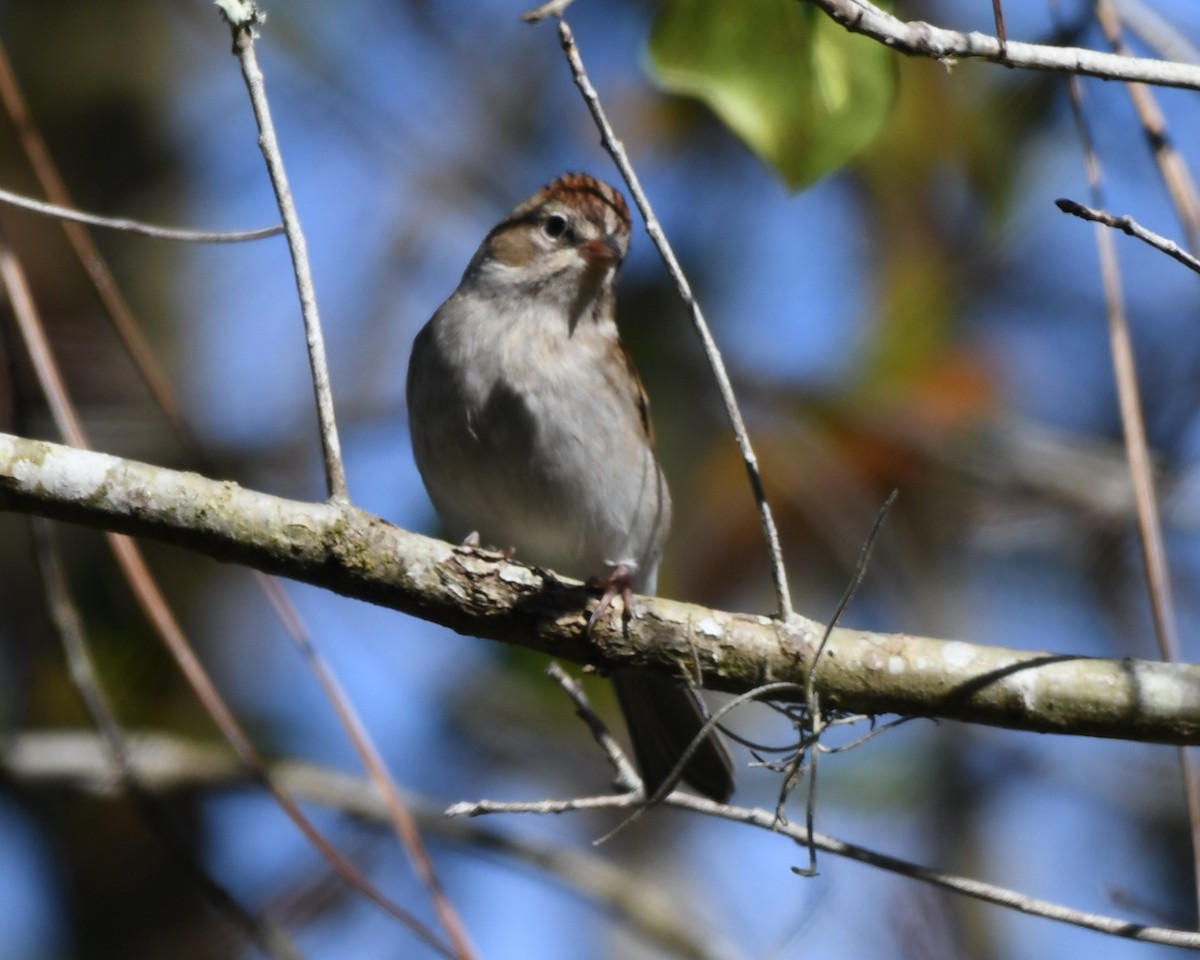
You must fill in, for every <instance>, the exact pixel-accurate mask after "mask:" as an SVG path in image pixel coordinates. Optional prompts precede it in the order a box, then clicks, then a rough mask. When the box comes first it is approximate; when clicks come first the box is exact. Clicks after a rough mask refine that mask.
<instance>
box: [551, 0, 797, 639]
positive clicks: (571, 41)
mask: <svg viewBox="0 0 1200 960" xmlns="http://www.w3.org/2000/svg"><path fill="white" fill-rule="evenodd" d="M554 12H555V13H556V15H558V16H559V21H558V37H559V40H560V42H561V43H562V48H563V53H565V54H566V57H567V64H568V65H569V66H570V68H571V77H572V79H573V80H574V81H575V86H576V87H578V88H579V92H580V93H581V94H582V95H583V100H584V102H585V103H586V104H587V108H588V110H589V112H590V113H591V115H592V119H593V120H594V121H595V123H596V127H597V129H598V130H599V131H600V142H601V144H602V145H603V146H604V149H605V150H607V151H608V153H609V154H610V155H611V156H612V158H613V162H614V163H616V165H617V169H618V170H620V171H621V176H622V177H623V178H624V180H625V183H626V185H627V186H628V187H629V192H630V193H631V194H633V202H634V203H635V204H636V205H637V208H638V210H639V211H640V212H641V214H642V219H643V221H645V224H646V233H648V234H649V235H650V239H651V240H652V241H653V242H654V246H655V247H656V248H657V249H658V252H659V255H660V256H661V257H662V259H663V263H665V264H666V267H667V272H668V273H669V274H670V275H671V279H672V280H673V281H674V282H675V286H676V289H677V290H678V291H679V296H680V298H681V299H682V300H683V303H684V306H686V307H687V309H688V312H689V313H690V315H691V318H692V325H693V326H694V327H695V330H696V333H697V335H698V336H699V337H700V343H701V345H702V346H703V347H704V354H705V356H706V357H707V358H708V363H709V366H710V367H711V368H712V372H713V376H714V377H715V379H716V381H717V389H718V390H720V392H721V400H722V401H723V402H724V404H725V412H726V414H727V415H728V417H729V422H730V424H731V425H732V427H733V433H734V436H735V437H736V438H737V445H738V449H739V450H740V451H741V454H742V460H743V462H744V463H745V465H746V473H747V474H748V476H749V478H750V488H751V490H752V492H753V494H754V502H755V504H756V506H757V507H758V514H759V518H760V520H761V521H762V528H763V534H764V535H765V536H766V539H767V548H768V550H769V551H770V560H771V576H772V579H773V580H774V583H775V595H776V600H777V602H778V604H779V616H780V618H781V619H782V620H784V622H787V621H790V620H791V619H792V617H793V615H794V610H793V609H792V598H791V594H790V593H789V591H788V583H787V570H786V569H785V567H784V562H783V548H782V546H781V545H780V542H779V531H778V529H777V528H776V526H775V517H774V516H773V514H772V513H771V507H770V505H769V504H768V503H767V495H766V491H765V489H764V488H763V481H762V474H761V473H760V471H759V467H758V458H757V457H756V456H755V454H754V448H753V446H752V445H751V443H750V435H749V433H748V432H747V430H746V424H745V422H744V421H743V419H742V413H741V410H740V409H739V407H738V402H737V397H736V396H735V395H734V392H733V385H732V384H731V383H730V381H729V374H728V373H727V372H726V370H725V361H724V360H723V359H722V358H721V353H720V351H719V350H718V349H717V344H716V341H715V340H714V339H713V336H712V333H711V331H710V330H709V328H708V323H707V322H706V321H705V319H704V314H703V313H702V312H701V311H700V305H699V304H698V303H697V302H696V298H695V296H694V295H693V294H692V289H691V285H690V284H689V283H688V280H687V277H686V276H685V275H684V273H683V268H682V267H680V265H679V261H678V259H676V257H675V251H674V250H673V249H672V248H671V244H670V242H669V241H668V240H667V236H666V234H665V233H664V232H663V229H662V227H661V226H660V225H659V222H658V218H657V217H655V215H654V211H653V209H652V208H651V207H650V201H649V200H648V199H647V198H646V193H645V191H644V190H643V189H642V184H641V181H640V180H639V179H638V175H637V173H636V172H635V171H634V169H633V164H631V163H630V161H629V155H628V154H627V153H626V152H625V146H624V144H623V143H622V142H621V141H620V140H618V139H617V135H616V134H615V133H614V132H613V128H612V126H611V124H609V122H608V117H607V116H606V115H605V113H604V108H603V107H602V106H601V104H600V98H599V96H598V94H597V93H596V88H595V87H593V86H592V82H591V80H590V79H589V78H588V75H587V71H586V70H585V69H584V66H583V59H582V57H581V56H580V54H579V48H578V47H577V46H576V44H575V36H574V34H573V33H572V32H571V28H570V26H569V25H568V24H567V21H566V20H565V19H563V18H562V16H561V11H557V10H555V11H554Z"/></svg>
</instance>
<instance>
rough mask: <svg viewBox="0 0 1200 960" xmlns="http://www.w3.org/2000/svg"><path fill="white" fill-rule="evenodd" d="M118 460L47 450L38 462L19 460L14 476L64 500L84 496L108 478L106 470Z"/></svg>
mask: <svg viewBox="0 0 1200 960" xmlns="http://www.w3.org/2000/svg"><path fill="white" fill-rule="evenodd" d="M120 462H121V461H120V460H119V459H117V458H116V457H111V456H109V455H108V454H105V453H92V454H83V455H81V454H80V453H78V452H77V451H73V450H70V451H66V450H64V451H57V450H52V449H51V450H47V451H46V454H45V456H44V457H42V459H41V461H40V462H34V461H32V460H18V461H17V462H16V463H15V464H14V465H13V477H14V478H16V480H17V481H18V482H19V483H25V484H37V485H38V486H40V487H42V488H43V489H45V490H51V491H53V492H54V493H55V494H56V495H57V496H59V497H60V498H62V499H64V500H87V499H88V498H90V497H93V496H95V495H96V491H97V490H99V489H101V488H102V487H103V486H104V484H105V483H106V482H107V480H108V472H109V470H111V469H112V468H113V467H115V466H117V465H118V464H119V463H120Z"/></svg>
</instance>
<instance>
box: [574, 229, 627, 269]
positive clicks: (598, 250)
mask: <svg viewBox="0 0 1200 960" xmlns="http://www.w3.org/2000/svg"><path fill="white" fill-rule="evenodd" d="M579 256H580V257H581V258H582V259H583V261H584V263H586V264H588V266H592V267H600V268H602V269H608V268H609V267H615V266H616V265H617V264H618V263H620V262H621V248H620V247H618V246H617V243H616V241H615V240H613V239H611V238H610V237H603V238H602V239H598V240H585V241H584V242H583V243H581V244H580V245H579Z"/></svg>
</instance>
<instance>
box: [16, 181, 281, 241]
mask: <svg viewBox="0 0 1200 960" xmlns="http://www.w3.org/2000/svg"><path fill="white" fill-rule="evenodd" d="M0 203H7V204H9V205H11V206H14V207H20V208H21V209H22V210H28V211H30V212H31V213H40V214H42V215H43V216H47V217H54V218H55V219H58V220H67V221H70V222H71V223H86V224H88V225H89V226H93V227H105V228H106V229H109V230H120V231H122V232H123V233H136V234H138V235H139V236H143V237H153V238H154V239H155V240H180V241H182V242H184V243H244V242H245V241H247V240H262V239H263V238H264V237H275V236H278V235H279V234H281V233H283V226H282V224H276V225H275V226H273V227H260V228H259V229H257V230H237V231H212V230H182V229H179V228H177V227H160V226H157V225H155V224H153V223H142V222H141V221H140V220H130V219H127V218H125V217H101V216H99V215H98V214H95V213H84V212H83V211H82V210H74V209H72V208H70V207H59V206H56V205H55V204H53V203H45V202H43V201H41V200H34V199H33V198H32V197H23V196H21V194H19V193H13V192H11V191H10V190H0Z"/></svg>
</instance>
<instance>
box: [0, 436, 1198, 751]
mask: <svg viewBox="0 0 1200 960" xmlns="http://www.w3.org/2000/svg"><path fill="white" fill-rule="evenodd" d="M0 509H3V510H9V511H20V512H26V513H33V514H38V515H42V516H47V517H53V518H57V519H61V520H68V521H71V522H74V523H82V524H87V525H90V526H94V527H100V528H102V529H105V530H113V531H117V532H121V533H128V534H133V535H137V536H145V537H151V538H153V539H156V540H162V541H165V542H168V543H174V544H178V545H180V546H183V547H187V548H189V549H192V550H195V551H197V552H199V553H203V554H207V555H208V556H211V557H215V558H216V559H218V560H225V561H232V562H236V563H242V564H245V565H247V566H251V567H254V568H256V569H259V570H263V571H265V572H269V573H277V574H281V575H283V576H286V577H290V578H292V579H294V580H300V581H303V582H306V583H311V584H315V585H317V586H322V587H325V588H327V589H330V590H333V591H336V592H337V593H341V594H344V595H345V596H349V597H355V598H357V599H360V600H367V601H369V602H371V603H377V604H380V605H382V606H386V607H391V608H393V609H396V610H401V611H403V612H405V613H410V614H413V615H414V616H418V617H422V618H424V619H426V620H431V621H433V622H436V623H440V624H443V625H445V626H447V627H450V628H451V629H453V630H456V631H458V632H460V633H464V634H469V635H473V636H478V637H484V638H487V639H490V640H498V641H501V642H504V643H512V644H517V645H520V646H525V647H529V648H532V649H535V650H540V651H542V652H545V653H549V654H552V655H554V656H556V657H560V658H563V659H566V660H572V661H575V662H577V663H587V664H594V665H596V666H599V667H603V668H606V669H613V668H618V667H620V668H628V667H633V668H640V669H646V670H654V671H657V672H660V673H664V674H669V675H674V676H685V677H687V676H692V675H693V674H694V673H695V672H696V671H699V674H700V677H699V679H700V680H701V682H702V683H703V685H704V686H706V687H710V688H713V689H719V690H727V691H733V692H744V691H747V690H750V689H751V688H753V687H755V686H756V685H758V684H761V683H764V682H767V681H780V680H783V681H794V682H795V683H796V684H797V685H798V689H799V687H800V686H802V685H803V682H804V678H805V676H806V673H807V671H808V668H809V663H810V659H811V655H812V650H813V648H814V645H815V643H816V641H817V640H818V639H819V637H820V636H821V633H822V631H823V630H824V628H823V627H822V625H821V624H819V623H816V622H815V621H812V620H806V619H804V618H800V617H797V618H795V619H794V620H793V621H792V622H791V623H790V625H788V626H785V625H783V624H782V623H780V622H779V621H777V620H775V619H773V618H771V617H765V616H755V615H751V614H735V613H726V612H723V611H718V610H710V609H707V608H704V607H699V606H696V605H693V604H686V603H679V602H676V601H673V600H666V599H662V598H650V597H639V598H638V606H639V612H640V613H641V616H639V617H637V618H636V619H634V620H633V621H632V622H631V623H630V624H629V626H628V628H627V629H625V630H622V627H621V624H620V618H618V617H611V618H606V620H605V622H603V623H600V624H598V625H597V628H596V629H595V630H594V631H593V632H592V633H591V635H588V634H587V633H586V631H585V626H586V622H587V610H586V607H587V592H586V589H585V588H584V587H583V585H582V584H580V583H578V582H576V581H573V580H567V579H563V578H559V577H557V576H555V575H554V574H552V573H549V572H547V571H542V570H536V569H532V568H529V567H525V566H523V565H521V564H519V563H514V562H510V561H505V560H503V559H502V558H501V557H500V556H499V555H496V554H491V553H487V552H482V551H475V550H470V549H462V548H456V547H453V546H451V545H450V544H447V543H442V542H440V541H437V540H431V539H429V538H428V537H422V536H419V535H417V534H414V533H409V532H407V531H405V530H401V529H399V528H397V527H395V526H393V525H391V524H389V523H387V522H386V521H384V520H381V519H379V518H378V517H374V516H371V515H370V514H367V513H364V512H363V511H361V510H357V509H355V508H353V507H348V506H340V505H336V504H332V503H300V502H296V501H291V500H284V499H281V498H279V497H274V496H270V495H268V494H263V493H255V492H253V491H250V490H245V489H243V488H241V487H239V486H237V485H236V484H234V483H230V482H221V481H216V480H209V479H206V478H204V477H201V476H198V475H197V474H193V473H180V472H177V471H172V470H166V469H163V468H159V467H153V466H149V465H147V464H142V463H136V462H133V461H128V460H121V459H118V458H116V457H112V456H108V455H106V454H98V453H91V452H86V451H82V450H75V449H72V448H70V447H64V446H61V445H58V444H53V443H46V442H43V441H39V440H29V439H24V438H21V437H15V436H11V435H9V434H0ZM1013 626H1014V629H1019V627H1020V620H1019V618H1014V625H1013ZM817 686H818V689H819V690H820V694H821V703H822V704H823V705H824V706H825V707H826V709H840V710H850V711H855V712H859V713H868V714H881V713H902V714H915V715H919V716H929V717H945V718H951V719H957V720H965V721H970V722H974V723H984V724H991V725H995V726H1004V727H1011V728H1014V729H1023V730H1035V731H1041V732H1053V733H1074V734H1086V735H1091V736H1101V737H1114V738H1119V739H1127V740H1143V741H1155V742H1161V743H1189V744H1195V743H1200V667H1196V666H1192V665H1188V664H1165V663H1157V662H1151V661H1143V660H1133V659H1126V660H1103V659H1095V658H1087V657H1079V656H1073V655H1070V654H1045V653H1029V652H1025V651H1019V650H1009V649H1004V648H1000V647H983V646H977V645H973V644H969V643H965V642H962V641H957V640H950V641H944V640H934V639H930V638H926V637H915V636H909V635H906V634H879V633H868V632H865V631H860V630H852V629H843V628H838V629H835V630H834V631H833V633H832V635H831V636H830V639H829V644H828V646H827V647H826V650H825V653H824V656H823V657H822V659H821V663H820V665H819V669H818V671H817Z"/></svg>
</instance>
